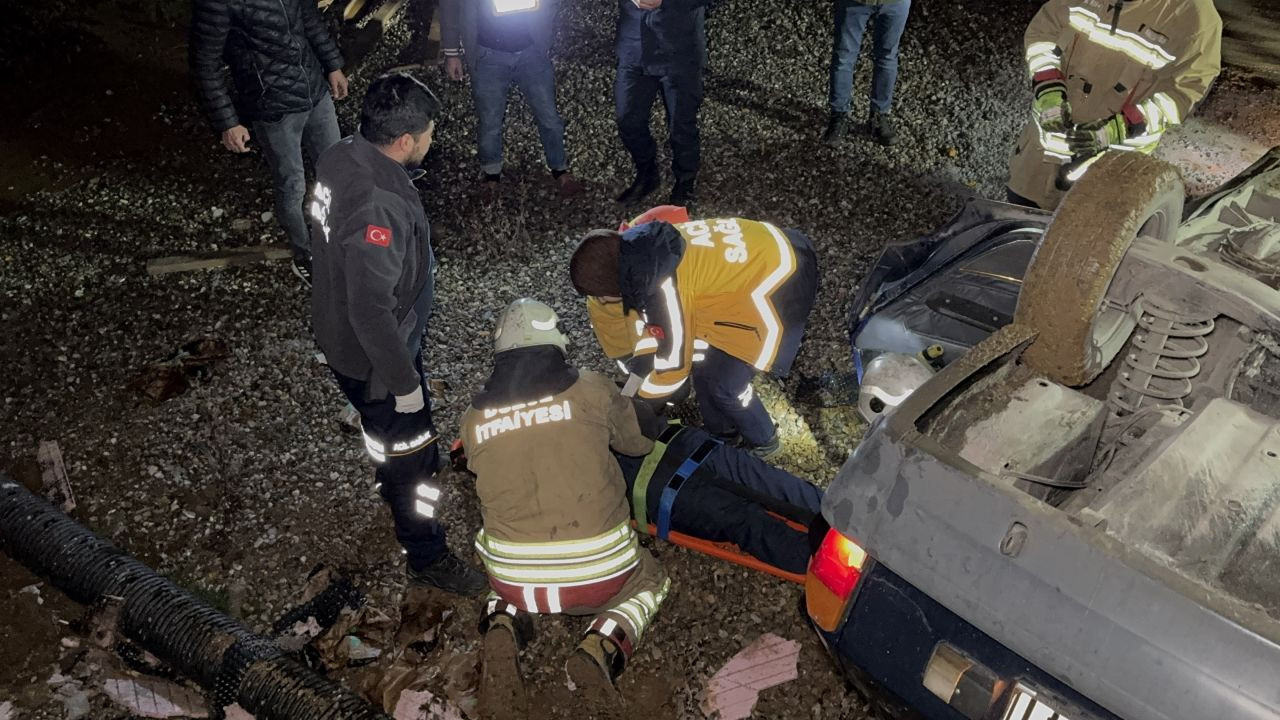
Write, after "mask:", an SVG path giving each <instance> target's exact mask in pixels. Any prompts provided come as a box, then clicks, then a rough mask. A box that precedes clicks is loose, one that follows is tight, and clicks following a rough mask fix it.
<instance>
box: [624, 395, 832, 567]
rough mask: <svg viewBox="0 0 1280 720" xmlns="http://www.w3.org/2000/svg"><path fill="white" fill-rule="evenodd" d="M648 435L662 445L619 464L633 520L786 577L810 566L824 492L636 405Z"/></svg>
mask: <svg viewBox="0 0 1280 720" xmlns="http://www.w3.org/2000/svg"><path fill="white" fill-rule="evenodd" d="M636 408H637V414H638V415H639V416H640V417H641V420H642V421H641V428H642V430H643V431H644V432H645V433H646V435H648V436H650V437H652V438H653V439H654V440H655V443H654V449H653V450H652V451H651V452H650V453H649V454H648V455H646V456H644V457H633V456H628V455H624V454H622V453H619V452H617V451H615V452H614V457H616V458H617V460H618V465H619V466H621V468H622V475H623V477H624V478H625V479H626V481H627V491H628V495H629V498H630V500H631V511H632V517H634V518H635V520H636V527H637V529H638V530H640V531H641V532H650V529H651V528H652V532H653V534H654V535H656V536H657V537H659V538H662V539H663V540H666V539H668V537H669V535H670V533H672V532H676V533H680V534H683V535H687V536H690V537H693V538H698V539H701V540H709V541H711V542H716V543H730V544H733V545H736V546H737V547H738V549H739V550H741V551H742V552H744V553H747V554H748V555H751V556H752V557H755V558H756V559H757V560H760V561H762V562H764V563H765V564H768V565H771V566H773V567H775V568H777V569H779V570H781V571H783V572H784V573H787V574H791V575H803V574H804V572H805V569H806V568H807V566H808V563H809V543H808V531H807V528H808V526H809V523H810V522H811V521H812V520H813V518H814V516H815V515H816V514H817V513H818V507H819V505H821V504H822V491H821V490H819V489H818V488H817V487H815V486H814V485H813V484H812V483H810V482H808V481H806V480H802V479H800V478H798V477H796V476H795V475H792V474H791V473H788V472H786V471H784V470H780V469H778V468H776V467H773V466H772V465H769V464H768V463H766V462H765V461H763V460H761V459H759V458H757V457H756V456H754V455H753V454H751V453H750V452H748V451H746V450H743V449H741V448H738V447H735V446H733V445H730V444H728V443H725V442H723V441H722V440H720V439H718V438H716V437H715V436H713V435H712V434H710V433H708V432H706V431H705V430H702V429H700V428H696V427H690V426H685V425H680V424H678V423H674V422H673V423H671V424H669V425H667V424H665V423H666V420H661V421H660V422H658V423H655V422H654V421H653V420H652V419H649V418H646V417H645V416H646V414H648V406H647V405H646V404H643V403H636Z"/></svg>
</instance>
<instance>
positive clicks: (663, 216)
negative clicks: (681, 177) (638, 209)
mask: <svg viewBox="0 0 1280 720" xmlns="http://www.w3.org/2000/svg"><path fill="white" fill-rule="evenodd" d="M655 220H661V221H663V222H669V223H671V224H672V225H674V224H676V223H683V222H689V211H688V209H686V208H682V207H680V206H679V205H659V206H658V207H655V208H650V209H648V210H646V211H644V212H642V213H640V214H639V215H637V216H636V217H635V218H634V219H632V220H631V222H624V223H622V224H621V225H619V226H618V232H624V231H626V230H629V229H631V228H633V227H635V226H636V225H644V224H645V223H650V222H653V221H655Z"/></svg>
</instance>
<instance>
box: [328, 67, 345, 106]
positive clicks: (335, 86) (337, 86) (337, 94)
mask: <svg viewBox="0 0 1280 720" xmlns="http://www.w3.org/2000/svg"><path fill="white" fill-rule="evenodd" d="M329 92H331V93H333V99H334V100H342V99H343V98H345V97H346V96H347V76H346V75H344V74H343V73H342V71H341V70H334V71H333V72H331V73H329Z"/></svg>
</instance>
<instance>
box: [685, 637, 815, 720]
mask: <svg viewBox="0 0 1280 720" xmlns="http://www.w3.org/2000/svg"><path fill="white" fill-rule="evenodd" d="M799 656H800V643H798V642H796V641H794V640H784V639H783V638H780V637H778V636H777V635H774V634H773V633H765V634H764V635H761V636H760V637H759V638H757V639H756V641H755V642H753V643H751V644H750V645H748V646H747V647H746V648H744V649H743V650H742V651H741V652H739V653H738V654H737V655H734V656H733V658H731V659H730V660H729V662H728V663H726V664H725V666H724V667H722V668H720V671H719V672H717V673H716V674H715V676H714V677H712V678H711V681H710V682H709V683H707V696H706V699H705V700H704V701H703V703H702V711H703V712H705V713H706V714H707V716H708V717H710V716H711V714H712V713H715V712H719V713H720V715H719V718H720V720H741V719H742V718H747V717H750V716H751V710H752V709H753V708H755V706H756V701H757V700H759V699H760V691H761V690H765V689H767V688H771V687H773V686H774V685H781V684H782V683H784V682H790V681H791V680H795V679H796V677H798V674H797V670H796V661H797V660H798V659H799Z"/></svg>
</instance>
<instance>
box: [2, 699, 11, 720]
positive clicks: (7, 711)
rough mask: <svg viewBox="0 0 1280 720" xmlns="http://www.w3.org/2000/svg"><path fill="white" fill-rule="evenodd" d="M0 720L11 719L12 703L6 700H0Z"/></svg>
mask: <svg viewBox="0 0 1280 720" xmlns="http://www.w3.org/2000/svg"><path fill="white" fill-rule="evenodd" d="M0 720H13V703H11V702H9V701H8V700H5V701H4V702H0Z"/></svg>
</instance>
